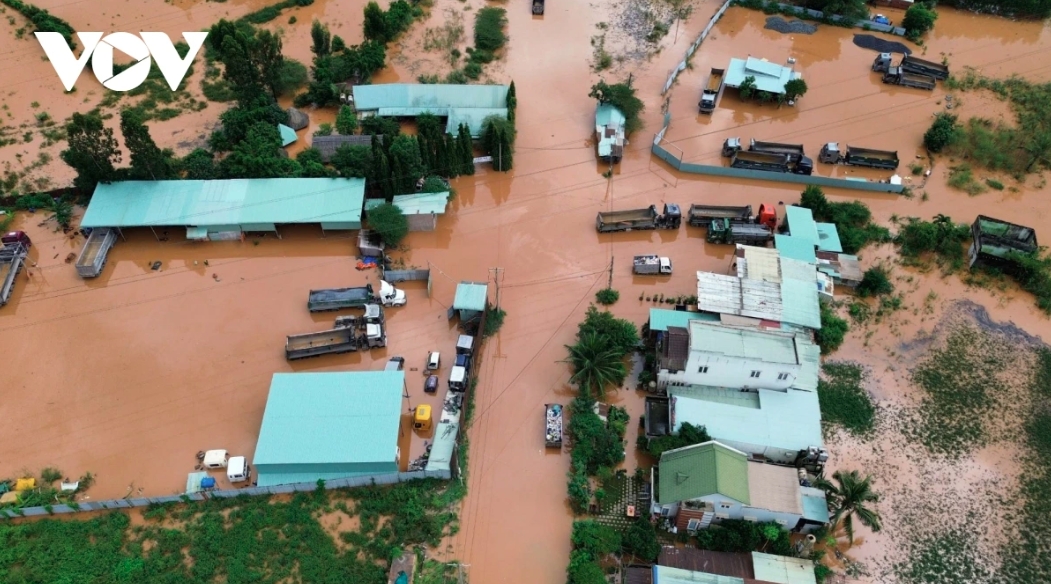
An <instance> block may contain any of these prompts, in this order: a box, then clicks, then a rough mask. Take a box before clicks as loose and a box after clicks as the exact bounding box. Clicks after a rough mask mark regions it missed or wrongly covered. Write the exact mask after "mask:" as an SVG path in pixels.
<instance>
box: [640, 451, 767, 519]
mask: <svg viewBox="0 0 1051 584" xmlns="http://www.w3.org/2000/svg"><path fill="white" fill-rule="evenodd" d="M658 488H659V489H660V496H659V498H658V500H659V501H660V502H661V503H662V504H667V503H674V502H676V501H689V500H691V499H697V498H699V497H707V496H708V495H715V494H719V495H722V496H724V497H729V498H730V499H733V500H734V501H737V502H740V503H744V504H745V505H747V504H748V503H749V502H750V498H749V494H748V458H747V457H746V456H745V455H744V454H743V453H741V452H738V451H736V450H733V449H731V448H729V447H727V446H723V445H722V444H719V443H718V442H705V443H703V444H695V445H693V446H686V447H683V448H676V449H675V450H669V451H666V452H665V453H664V454H662V455H661V460H660V480H659V484H658Z"/></svg>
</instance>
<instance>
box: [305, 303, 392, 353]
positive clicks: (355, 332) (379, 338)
mask: <svg viewBox="0 0 1051 584" xmlns="http://www.w3.org/2000/svg"><path fill="white" fill-rule="evenodd" d="M386 346H387V331H386V327H385V325H384V319H383V309H382V308H380V306H379V305H376V304H370V305H368V306H366V307H365V314H364V315H362V316H340V317H338V318H336V322H335V324H334V325H333V327H332V329H331V330H327V331H318V332H313V333H306V334H302V335H289V336H288V338H287V339H286V340H285V358H286V359H288V360H289V361H295V360H296V359H305V358H307V357H317V356H319V355H327V354H329V353H352V352H354V351H357V350H359V349H373V348H379V347H386Z"/></svg>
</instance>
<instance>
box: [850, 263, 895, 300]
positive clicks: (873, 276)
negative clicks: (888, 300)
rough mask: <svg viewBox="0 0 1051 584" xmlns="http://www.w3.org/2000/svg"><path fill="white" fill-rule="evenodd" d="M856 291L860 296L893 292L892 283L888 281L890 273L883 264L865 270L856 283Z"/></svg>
mask: <svg viewBox="0 0 1051 584" xmlns="http://www.w3.org/2000/svg"><path fill="white" fill-rule="evenodd" d="M857 292H858V294H859V295H860V296H861V297H862V298H866V297H869V296H881V295H883V294H891V293H892V292H894V284H892V283H891V281H890V274H889V273H888V272H887V269H886V268H884V267H883V266H875V267H872V268H869V269H867V270H865V275H864V276H862V278H861V283H859V284H858V287H857Z"/></svg>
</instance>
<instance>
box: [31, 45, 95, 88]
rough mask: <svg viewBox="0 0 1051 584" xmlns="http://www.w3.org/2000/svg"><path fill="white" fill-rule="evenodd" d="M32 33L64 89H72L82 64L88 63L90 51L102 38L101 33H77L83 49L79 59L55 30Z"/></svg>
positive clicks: (92, 50)
mask: <svg viewBox="0 0 1051 584" xmlns="http://www.w3.org/2000/svg"><path fill="white" fill-rule="evenodd" d="M33 34H35V35H36V38H37V40H38V41H40V46H42V47H44V53H46V54H47V58H48V60H49V61H51V66H52V67H54V68H55V72H56V73H58V78H59V79H60V80H61V81H62V86H63V87H65V88H66V91H73V85H75V84H76V82H77V79H79V78H80V72H81V71H83V70H84V65H87V64H88V58H90V57H91V53H93V52H94V51H95V47H97V46H98V44H99V41H100V40H102V33H101V32H78V33H77V36H78V37H79V38H80V42H82V43H84V50H83V51H82V52H81V53H80V58H79V59H77V58H76V57H74V56H73V51H71V50H70V49H69V45H67V44H66V39H64V38H62V35H61V34H59V33H57V32H35V33H33Z"/></svg>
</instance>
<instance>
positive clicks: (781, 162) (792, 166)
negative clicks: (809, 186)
mask: <svg viewBox="0 0 1051 584" xmlns="http://www.w3.org/2000/svg"><path fill="white" fill-rule="evenodd" d="M730 166H731V167H733V168H742V169H746V170H765V171H767V172H790V173H792V174H811V173H813V172H814V162H813V161H812V160H810V158H807V157H805V156H804V157H803V158H802V159H801V160H799V161H793V160H792V158H791V157H790V156H788V155H787V154H774V153H768V152H752V151H748V152H746V151H744V150H740V151H738V152H735V153H734V154H733V156H732V157H731V158H730Z"/></svg>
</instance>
